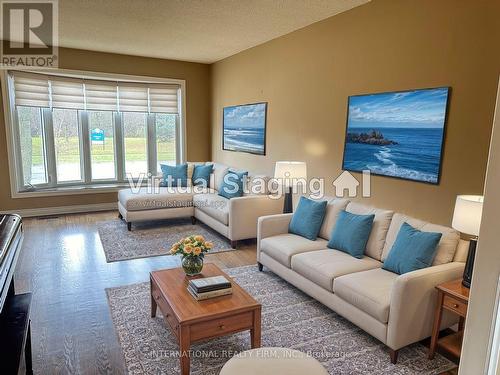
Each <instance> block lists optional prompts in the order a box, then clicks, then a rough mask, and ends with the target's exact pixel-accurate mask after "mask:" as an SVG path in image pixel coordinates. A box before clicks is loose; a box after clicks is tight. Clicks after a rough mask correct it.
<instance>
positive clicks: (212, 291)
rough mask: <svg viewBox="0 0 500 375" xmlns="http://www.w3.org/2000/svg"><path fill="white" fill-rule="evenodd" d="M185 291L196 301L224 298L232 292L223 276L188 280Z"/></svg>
mask: <svg viewBox="0 0 500 375" xmlns="http://www.w3.org/2000/svg"><path fill="white" fill-rule="evenodd" d="M187 290H188V292H189V293H191V295H192V296H193V298H194V299H196V300H197V301H201V300H204V299H208V298H214V297H220V296H225V295H228V294H231V293H232V292H233V289H232V288H231V283H230V282H229V281H228V280H227V279H226V278H225V277H224V276H213V277H204V278H201V279H193V280H189V283H188V288H187Z"/></svg>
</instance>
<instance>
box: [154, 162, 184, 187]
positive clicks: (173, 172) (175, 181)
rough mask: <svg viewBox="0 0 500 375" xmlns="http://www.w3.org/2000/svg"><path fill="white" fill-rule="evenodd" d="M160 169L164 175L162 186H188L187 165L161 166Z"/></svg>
mask: <svg viewBox="0 0 500 375" xmlns="http://www.w3.org/2000/svg"><path fill="white" fill-rule="evenodd" d="M160 167H161V171H162V173H163V181H162V183H161V184H160V186H171V187H178V186H182V187H186V186H187V174H188V172H187V171H188V165H187V163H184V164H179V165H176V166H171V165H166V164H160ZM169 176H170V181H169Z"/></svg>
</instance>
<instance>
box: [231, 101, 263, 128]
mask: <svg viewBox="0 0 500 375" xmlns="http://www.w3.org/2000/svg"><path fill="white" fill-rule="evenodd" d="M265 116H266V104H265V103H260V104H249V105H244V106H238V107H226V108H224V127H225V128H233V129H234V128H264V125H265Z"/></svg>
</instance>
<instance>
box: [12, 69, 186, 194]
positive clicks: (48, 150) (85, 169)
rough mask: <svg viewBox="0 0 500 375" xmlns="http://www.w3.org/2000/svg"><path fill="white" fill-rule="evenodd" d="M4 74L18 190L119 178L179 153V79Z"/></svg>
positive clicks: (152, 169)
mask: <svg viewBox="0 0 500 375" xmlns="http://www.w3.org/2000/svg"><path fill="white" fill-rule="evenodd" d="M3 78H4V79H6V83H7V88H8V90H7V91H8V98H7V99H6V101H7V102H8V103H10V109H11V110H10V114H11V123H10V124H9V130H10V131H9V134H10V137H11V142H10V143H9V160H10V165H11V168H13V172H14V175H15V177H16V178H15V180H16V185H17V186H16V193H18V192H23V191H30V192H32V191H36V190H44V189H45V190H46V189H55V188H58V187H64V188H65V189H68V188H71V187H77V188H81V187H82V186H86V185H97V186H99V185H103V184H105V185H106V186H108V185H109V184H110V183H111V184H117V185H122V184H124V183H126V182H127V179H128V178H133V179H135V180H137V179H138V178H140V177H141V176H144V177H147V174H148V173H152V174H157V173H158V172H159V171H160V164H176V163H177V162H178V161H181V160H182V157H181V154H182V152H183V149H182V143H181V141H180V140H181V136H182V133H183V130H182V129H183V128H182V126H181V124H182V121H181V120H182V113H181V112H182V111H181V110H180V108H182V106H181V105H180V104H181V98H182V93H183V87H184V86H183V84H182V82H177V81H175V82H174V80H161V82H157V81H153V82H148V81H146V82H143V81H141V80H140V79H139V80H138V81H132V80H131V79H128V78H129V77H126V78H127V80H126V81H120V79H116V80H115V79H110V78H111V77H110V78H106V79H100V78H99V79H96V78H95V77H87V76H85V78H82V77H76V75H72V76H71V77H70V76H56V75H48V74H47V75H44V74H38V73H31V72H18V71H9V72H8V73H6V75H5V76H4V77H3ZM163 81H168V82H163ZM170 81H172V82H170ZM11 159H12V160H11ZM93 187H95V186H93Z"/></svg>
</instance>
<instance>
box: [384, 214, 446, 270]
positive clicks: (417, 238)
mask: <svg viewBox="0 0 500 375" xmlns="http://www.w3.org/2000/svg"><path fill="white" fill-rule="evenodd" d="M441 236H442V233H434V232H422V231H420V230H418V229H415V228H413V227H412V226H411V225H410V224H408V223H403V225H401V229H400V230H399V233H398V236H397V237H396V241H394V244H393V245H392V248H391V251H390V252H389V255H388V256H387V258H386V259H385V262H384V264H383V266H382V268H383V269H385V270H387V271H392V272H395V273H397V274H400V275H402V274H403V273H407V272H411V271H415V270H419V269H421V268H426V267H429V266H430V265H431V264H432V261H433V260H434V256H435V255H436V249H437V245H438V243H439V241H440V240H441Z"/></svg>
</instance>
